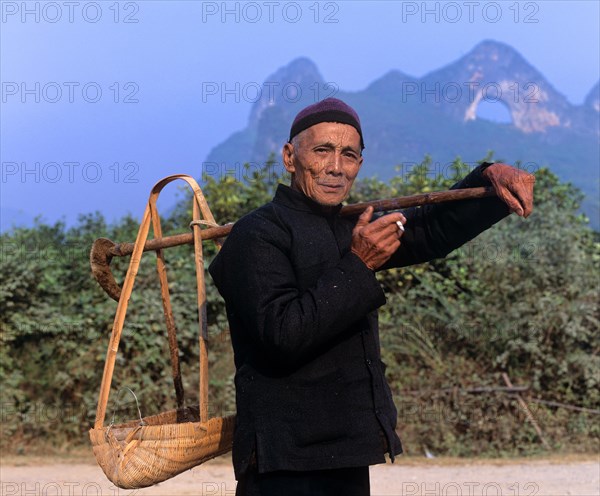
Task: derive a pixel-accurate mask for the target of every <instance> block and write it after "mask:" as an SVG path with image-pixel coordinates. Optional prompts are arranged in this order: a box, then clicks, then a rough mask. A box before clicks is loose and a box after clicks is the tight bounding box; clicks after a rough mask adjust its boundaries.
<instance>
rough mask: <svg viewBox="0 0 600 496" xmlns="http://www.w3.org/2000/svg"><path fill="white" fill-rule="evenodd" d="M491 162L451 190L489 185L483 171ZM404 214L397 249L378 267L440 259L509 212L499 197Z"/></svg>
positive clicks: (436, 206)
mask: <svg viewBox="0 0 600 496" xmlns="http://www.w3.org/2000/svg"><path fill="white" fill-rule="evenodd" d="M490 165H492V164H490V163H484V164H481V165H480V166H478V167H476V168H475V169H473V171H471V172H470V173H469V174H468V175H467V176H466V177H465V178H464V179H462V180H461V181H459V182H458V183H456V184H455V185H454V186H452V188H450V189H459V188H475V187H478V186H490V183H489V181H488V180H487V179H485V177H483V174H482V173H483V171H484V170H485V169H486V168H487V167H489V166H490ZM403 213H404V216H405V217H406V225H405V231H404V235H403V236H402V241H401V245H400V248H398V250H397V251H396V253H394V255H393V256H392V257H391V258H390V260H388V262H387V263H386V264H385V265H384V266H383V267H381V269H380V270H383V269H389V268H391V267H404V266H407V265H413V264H417V263H422V262H428V261H430V260H433V259H435V258H443V257H445V256H446V255H448V254H449V253H450V252H451V251H453V250H455V249H456V248H459V247H460V246H462V245H463V244H465V243H466V242H467V241H470V240H471V239H473V238H474V237H476V236H477V235H478V234H480V233H482V232H483V231H485V230H486V229H489V228H490V227H491V226H493V225H494V224H495V223H496V222H498V221H499V220H501V219H503V218H504V217H506V216H507V215H508V214H509V213H510V212H509V210H508V207H507V206H506V204H505V203H504V202H503V201H502V200H500V199H499V198H497V197H488V198H481V199H473V200H461V201H454V202H447V203H440V204H435V205H426V206H424V207H415V208H409V209H407V210H405V211H403Z"/></svg>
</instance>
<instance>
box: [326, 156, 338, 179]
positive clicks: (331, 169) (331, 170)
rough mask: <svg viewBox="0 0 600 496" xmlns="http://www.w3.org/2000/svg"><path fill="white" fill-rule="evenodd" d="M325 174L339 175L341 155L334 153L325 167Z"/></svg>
mask: <svg viewBox="0 0 600 496" xmlns="http://www.w3.org/2000/svg"><path fill="white" fill-rule="evenodd" d="M325 172H327V174H336V175H337V174H341V173H342V155H341V154H339V153H334V154H333V156H332V157H331V159H330V160H328V161H327V164H326V165H325Z"/></svg>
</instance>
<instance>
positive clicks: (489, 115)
mask: <svg viewBox="0 0 600 496" xmlns="http://www.w3.org/2000/svg"><path fill="white" fill-rule="evenodd" d="M476 115H477V119H485V120H486V121H492V122H497V123H499V124H512V116H511V115H510V110H509V108H508V107H507V106H506V105H505V104H504V103H503V102H501V101H497V102H489V101H485V100H483V101H482V102H480V103H479V105H477V114H476Z"/></svg>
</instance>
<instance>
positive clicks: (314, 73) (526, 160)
mask: <svg viewBox="0 0 600 496" xmlns="http://www.w3.org/2000/svg"><path fill="white" fill-rule="evenodd" d="M269 85H270V86H269ZM269 87H270V88H273V90H272V91H268V90H267V89H268V88H269ZM264 88H265V90H264V91H263V92H262V97H261V99H260V100H258V101H256V102H255V103H254V104H253V107H252V110H251V112H250V117H249V119H248V125H247V127H246V128H245V129H243V130H241V131H239V132H236V133H234V134H233V135H232V136H230V137H229V138H228V139H227V140H225V141H224V142H223V143H221V144H219V145H218V146H216V147H215V148H213V150H212V151H211V152H210V154H209V156H208V158H207V162H217V163H219V164H221V163H223V164H227V165H228V166H231V165H233V164H235V163H236V162H237V163H240V164H242V163H245V162H257V163H262V162H264V161H265V160H266V158H267V157H268V156H269V154H270V153H271V152H275V153H276V154H277V155H279V152H280V150H281V146H282V144H283V143H284V142H285V141H286V140H287V136H288V132H289V126H290V123H291V121H292V119H293V117H294V116H295V114H296V113H297V112H298V111H299V110H300V109H301V108H302V107H304V106H306V105H309V104H311V103H314V102H315V101H317V100H321V99H323V98H326V97H327V96H335V97H337V98H341V99H343V100H345V101H347V102H348V103H349V104H350V105H352V106H353V107H355V108H356V110H357V111H358V113H359V115H360V116H361V120H362V125H363V131H364V134H365V144H366V149H365V166H364V168H363V172H362V175H363V176H366V175H373V174H376V175H378V176H379V177H380V178H383V179H385V178H389V177H391V176H393V175H395V174H403V173H405V172H406V171H407V170H409V169H410V167H411V165H410V164H412V163H415V162H420V161H421V160H422V159H423V157H424V155H425V154H426V153H429V154H430V155H431V156H432V158H433V165H432V168H434V170H432V173H435V172H436V171H438V170H444V168H445V166H446V165H447V164H448V163H449V162H451V161H452V160H453V159H454V158H456V156H460V157H462V159H463V160H465V161H466V162H472V161H475V160H479V159H481V158H483V157H484V156H485V155H486V153H487V152H488V150H494V152H495V156H494V158H495V159H496V160H504V161H507V162H511V163H514V162H515V161H517V160H520V161H521V162H522V163H523V164H525V165H524V166H525V167H527V169H528V170H531V171H533V170H535V169H536V168H539V167H541V166H548V167H550V169H552V170H553V171H554V172H556V173H557V174H558V175H559V176H560V177H561V178H562V179H563V180H568V181H572V182H573V183H574V184H575V185H577V186H578V187H580V188H581V189H582V190H583V191H584V192H585V193H586V201H585V203H584V210H585V212H586V213H587V214H588V215H589V216H590V218H591V220H592V225H593V226H594V227H596V228H598V226H599V224H600V220H599V202H600V200H599V196H600V177H599V166H600V143H599V140H600V96H599V95H600V89H599V88H600V87H599V84H596V85H595V86H594V87H593V88H592V90H591V91H590V93H589V95H588V96H587V98H586V99H585V102H584V104H583V105H579V106H578V105H572V104H570V103H569V102H568V101H567V99H566V98H565V97H564V96H563V95H562V94H560V93H559V92H558V91H556V90H555V89H554V88H553V87H552V86H551V85H550V83H549V82H548V81H547V80H546V79H545V78H544V76H543V75H542V74H541V73H540V72H539V71H537V70H536V69H535V68H534V67H533V66H531V65H530V64H529V63H528V62H527V61H526V60H525V59H524V58H523V57H522V56H521V55H520V54H519V53H518V52H517V51H516V50H514V49H513V48H512V47H510V46H508V45H505V44H503V43H498V42H495V41H483V42H481V43H480V44H478V45H477V46H476V47H475V48H474V49H473V50H472V51H471V52H469V53H468V54H467V55H465V56H464V57H462V58H460V59H459V60H457V61H455V62H453V63H451V64H449V65H447V66H445V67H442V68H441V69H439V70H436V71H433V72H431V73H429V74H427V75H426V76H424V77H423V78H415V77H412V76H409V75H407V74H403V73H401V72H399V71H391V72H389V73H387V74H385V75H384V76H382V77H381V78H380V79H378V80H376V81H374V82H373V83H371V84H370V85H369V86H368V87H367V88H366V89H365V90H363V91H359V92H355V93H349V92H344V91H341V90H337V89H336V86H335V85H334V86H327V83H326V80H325V79H324V78H323V77H322V76H321V74H320V73H319V70H318V69H317V67H316V66H315V64H314V63H313V62H312V61H311V60H309V59H307V58H299V59H296V60H293V61H292V62H290V64H288V65H287V66H285V67H283V68H281V69H279V70H277V71H276V72H275V73H274V74H272V75H270V76H269V77H268V78H266V79H265V86H264ZM284 88H285V89H286V91H285V92H284V91H282V90H283V89H284ZM490 109H491V112H492V113H495V114H502V113H504V114H505V117H506V119H505V120H506V121H507V122H494V121H492V120H487V119H485V118H482V115H487V114H489V113H490ZM401 164H403V165H402V167H401V169H400V170H399V171H398V170H397V169H396V166H398V165H401Z"/></svg>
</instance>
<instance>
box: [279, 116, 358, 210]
mask: <svg viewBox="0 0 600 496" xmlns="http://www.w3.org/2000/svg"><path fill="white" fill-rule="evenodd" d="M282 154H283V163H284V165H285V168H286V170H287V171H288V172H291V173H292V184H291V186H292V188H293V189H295V190H298V191H301V192H302V193H304V194H305V195H306V196H308V197H309V198H312V199H313V200H314V201H316V202H317V203H319V204H321V205H325V206H334V205H337V204H338V203H341V202H342V201H344V200H345V199H346V198H347V197H348V194H349V193H350V188H351V187H352V184H353V183H354V179H356V175H357V174H358V171H359V170H360V167H361V165H362V162H363V158H362V156H361V148H360V135H359V134H358V131H357V130H356V129H354V127H352V126H350V125H348V124H341V123H338V122H320V123H319V124H315V125H314V126H311V127H309V128H308V129H306V130H304V131H302V132H301V133H300V134H298V135H297V136H296V137H295V138H294V139H293V140H292V143H291V144H290V143H286V144H285V146H284V147H283V152H282Z"/></svg>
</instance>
